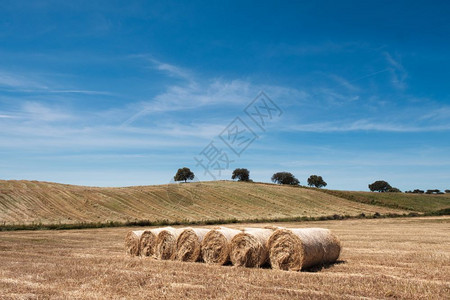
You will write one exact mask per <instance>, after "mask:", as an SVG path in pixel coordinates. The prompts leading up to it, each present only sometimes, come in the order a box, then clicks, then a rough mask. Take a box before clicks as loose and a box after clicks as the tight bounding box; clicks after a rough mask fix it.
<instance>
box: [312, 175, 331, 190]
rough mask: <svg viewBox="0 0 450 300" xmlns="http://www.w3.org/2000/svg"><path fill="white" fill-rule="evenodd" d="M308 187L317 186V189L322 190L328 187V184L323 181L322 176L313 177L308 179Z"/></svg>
mask: <svg viewBox="0 0 450 300" xmlns="http://www.w3.org/2000/svg"><path fill="white" fill-rule="evenodd" d="M308 185H309V186H315V187H316V188H321V187H324V186H327V183H326V182H325V181H324V180H323V178H322V176H317V175H311V176H309V178H308Z"/></svg>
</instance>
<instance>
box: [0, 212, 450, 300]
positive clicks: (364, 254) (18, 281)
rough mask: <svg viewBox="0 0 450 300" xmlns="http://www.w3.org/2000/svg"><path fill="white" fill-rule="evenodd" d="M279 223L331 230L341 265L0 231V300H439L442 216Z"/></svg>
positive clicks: (107, 233) (95, 233) (103, 237)
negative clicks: (241, 263)
mask: <svg viewBox="0 0 450 300" xmlns="http://www.w3.org/2000/svg"><path fill="white" fill-rule="evenodd" d="M277 225H278V224H277ZM282 225H283V226H285V227H323V228H328V229H331V230H332V231H333V232H334V233H336V235H337V236H338V237H339V238H340V239H341V242H342V244H343V251H342V254H341V257H340V260H341V263H338V264H335V265H332V266H329V267H325V268H323V269H321V270H319V269H316V270H310V271H309V272H288V271H280V270H272V269H248V268H235V267H232V266H218V265H210V264H205V263H188V262H177V261H158V260H154V259H150V258H147V257H145V258H142V257H130V256H128V255H126V254H124V251H123V237H124V236H125V234H126V232H127V231H128V230H129V229H127V228H104V229H89V230H70V231H38V232H30V231H17V232H0V299H47V298H53V299H55V298H56V299H67V298H71V299H75V298H76V299H119V298H128V299H181V298H192V299H251V298H252V299H292V298H313V299H331V298H333V299H339V298H340V299H349V298H350V299H351V298H361V297H367V298H371V299H374V298H378V299H380V298H390V297H392V298H405V299H446V298H447V299H448V295H449V294H450V235H449V234H448V233H449V232H450V218H449V217H430V218H408V219H374V220H345V221H326V222H307V223H297V224H282ZM239 226H241V225H239ZM251 226H254V227H258V226H259V227H261V226H264V225H261V224H252V225H251Z"/></svg>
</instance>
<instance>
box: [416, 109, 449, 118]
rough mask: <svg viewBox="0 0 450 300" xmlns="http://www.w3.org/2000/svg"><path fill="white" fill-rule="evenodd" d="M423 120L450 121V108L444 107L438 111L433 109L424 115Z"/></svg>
mask: <svg viewBox="0 0 450 300" xmlns="http://www.w3.org/2000/svg"><path fill="white" fill-rule="evenodd" d="M420 119H421V120H448V119H450V107H449V106H443V107H441V108H438V109H433V110H431V111H429V112H427V113H426V114H425V115H423V116H422V117H421V118H420Z"/></svg>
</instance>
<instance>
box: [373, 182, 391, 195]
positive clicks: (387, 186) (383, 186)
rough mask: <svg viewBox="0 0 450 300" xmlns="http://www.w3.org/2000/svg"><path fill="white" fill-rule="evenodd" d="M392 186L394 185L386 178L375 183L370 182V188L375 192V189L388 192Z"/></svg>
mask: <svg viewBox="0 0 450 300" xmlns="http://www.w3.org/2000/svg"><path fill="white" fill-rule="evenodd" d="M391 188H392V186H391V185H390V184H389V183H387V182H386V181H384V180H377V181H375V182H374V183H372V184H369V189H370V191H372V192H375V191H377V192H386V191H387V190H389V189H391Z"/></svg>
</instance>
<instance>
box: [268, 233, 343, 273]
mask: <svg viewBox="0 0 450 300" xmlns="http://www.w3.org/2000/svg"><path fill="white" fill-rule="evenodd" d="M267 247H268V248H269V255H270V264H271V266H272V268H274V269H281V270H291V271H299V270H301V269H305V268H309V267H312V266H314V265H320V264H326V263H333V262H335V261H336V260H337V259H338V258H339V254H340V252H341V244H340V241H339V239H338V238H337V237H336V236H335V235H334V234H333V233H332V232H331V231H330V230H328V229H323V228H292V229H283V228H281V229H277V230H275V232H274V233H273V234H272V235H271V236H270V238H269V240H268V243H267Z"/></svg>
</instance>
